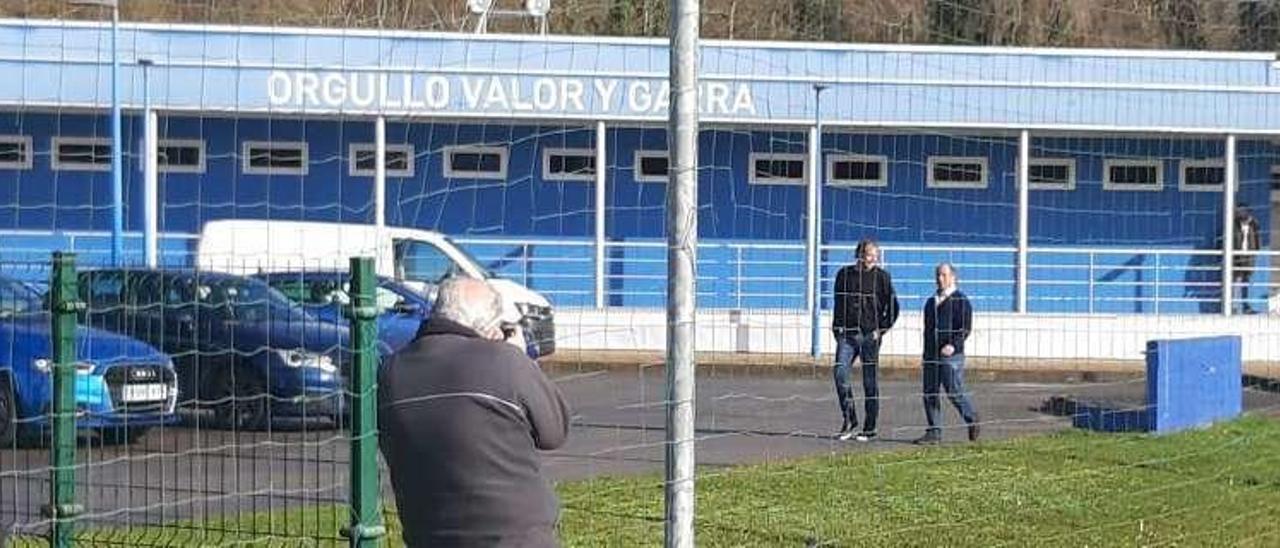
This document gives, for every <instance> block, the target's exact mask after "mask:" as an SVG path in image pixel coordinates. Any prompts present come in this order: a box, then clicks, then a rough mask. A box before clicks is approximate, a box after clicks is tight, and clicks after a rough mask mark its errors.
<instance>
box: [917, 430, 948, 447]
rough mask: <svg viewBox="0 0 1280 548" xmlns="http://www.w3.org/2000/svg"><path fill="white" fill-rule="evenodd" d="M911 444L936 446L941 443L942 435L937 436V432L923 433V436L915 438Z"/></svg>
mask: <svg viewBox="0 0 1280 548" xmlns="http://www.w3.org/2000/svg"><path fill="white" fill-rule="evenodd" d="M911 443H914V444H916V445H937V444H939V443H942V434H939V433H938V431H937V430H928V431H925V433H924V435H923V436H920V437H918V438H916V439H915V440H914V441H912V442H911Z"/></svg>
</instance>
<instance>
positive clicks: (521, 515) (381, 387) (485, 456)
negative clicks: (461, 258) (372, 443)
mask: <svg viewBox="0 0 1280 548" xmlns="http://www.w3.org/2000/svg"><path fill="white" fill-rule="evenodd" d="M501 315H502V301H501V298H500V297H499V295H498V294H497V293H496V292H495V291H494V290H493V288H491V287H490V286H489V285H488V283H486V282H485V281H483V280H477V279H472V278H454V279H449V280H446V281H445V282H443V283H442V284H441V285H440V289H439V294H438V296H437V298H436V303H435V307H434V308H433V310H432V315H431V319H430V320H428V321H427V322H426V323H424V324H423V326H422V328H421V329H420V330H419V333H418V338H417V339H415V340H414V341H413V342H412V343H410V344H409V345H408V346H406V347H405V348H404V349H402V350H401V351H400V352H397V353H396V354H395V355H394V356H392V358H391V359H390V360H389V361H388V363H387V364H386V365H385V366H384V367H383V368H382V370H381V371H380V372H379V376H378V377H379V378H378V403H379V411H378V427H379V430H381V433H380V437H379V442H380V444H381V447H382V454H383V455H384V456H385V457H386V460H387V466H388V468H389V469H390V471H391V485H392V487H393V488H394V490H395V495H396V505H397V507H398V509H399V512H400V522H401V524H402V525H403V531H404V532H403V535H404V542H405V544H407V545H409V546H473V545H474V546H479V545H483V546H534V547H546V546H556V545H557V544H558V542H557V540H556V536H555V523H556V520H557V516H558V503H557V501H556V497H555V493H554V492H553V491H552V489H551V486H550V484H549V483H548V482H547V480H546V478H544V477H543V475H542V470H541V464H540V462H539V457H538V454H537V450H539V449H542V450H548V449H555V448H558V447H560V446H562V445H563V444H564V443H565V441H566V439H567V437H568V434H569V406H568V404H567V403H566V402H565V400H564V397H563V396H561V394H560V391H559V390H558V389H557V388H556V386H555V385H554V384H552V383H551V381H550V380H548V379H547V377H546V375H544V374H543V373H542V370H541V369H540V368H539V367H538V364H537V362H534V361H533V360H531V359H529V358H528V357H527V356H525V355H524V353H523V352H522V351H521V350H520V349H518V348H516V347H515V346H513V345H511V344H507V343H506V342H503V338H504V335H503V332H502V327H501Z"/></svg>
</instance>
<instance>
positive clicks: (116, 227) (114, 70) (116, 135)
mask: <svg viewBox="0 0 1280 548" xmlns="http://www.w3.org/2000/svg"><path fill="white" fill-rule="evenodd" d="M68 2H69V3H70V4H71V5H73V6H96V7H102V8H111V264H112V265H114V266H122V264H123V262H124V173H123V171H124V170H123V167H124V166H123V160H122V156H123V151H122V150H121V148H122V147H121V145H122V142H121V141H122V139H121V137H120V57H119V55H118V53H119V42H120V2H119V0H68Z"/></svg>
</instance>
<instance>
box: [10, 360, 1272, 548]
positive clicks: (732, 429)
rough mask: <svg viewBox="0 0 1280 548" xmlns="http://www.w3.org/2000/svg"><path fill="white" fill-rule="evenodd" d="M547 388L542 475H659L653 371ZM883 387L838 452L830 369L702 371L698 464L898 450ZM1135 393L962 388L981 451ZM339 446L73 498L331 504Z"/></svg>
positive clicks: (232, 451)
mask: <svg viewBox="0 0 1280 548" xmlns="http://www.w3.org/2000/svg"><path fill="white" fill-rule="evenodd" d="M554 376H555V378H556V379H557V381H558V382H559V384H560V386H561V387H562V388H563V390H564V391H565V393H566V395H567V397H568V398H569V399H570V401H571V403H572V406H573V411H574V427H573V430H572V434H571V438H570V441H569V443H568V444H567V445H566V447H564V448H563V449H561V450H559V451H555V452H552V453H549V454H548V455H547V458H546V460H545V462H546V467H547V470H548V472H549V474H550V475H551V476H552V477H554V478H556V479H558V480H572V479H580V478H589V477H594V476H600V475H606V474H631V473H645V472H658V473H660V472H661V470H662V467H663V462H662V459H663V442H664V433H663V427H664V423H665V415H664V412H665V408H664V400H663V395H664V382H665V377H664V374H663V371H662V369H661V368H658V367H652V368H630V369H611V370H593V369H591V368H588V367H582V368H578V369H574V370H557V371H556V372H555V375H554ZM855 378H857V376H856V375H855ZM881 385H882V395H883V404H882V407H881V421H880V434H881V439H880V440H878V441H876V442H873V443H869V444H868V443H858V442H854V441H847V442H838V441H835V440H833V439H831V434H832V433H833V432H834V430H836V429H837V428H838V427H839V426H840V424H839V422H840V421H839V417H838V413H837V411H836V404H835V398H834V392H833V389H832V387H831V380H830V369H829V368H826V367H820V368H815V369H811V370H809V369H800V370H792V371H789V372H788V373H786V374H772V375H760V374H750V373H743V372H740V371H739V370H735V369H730V368H715V367H707V368H705V369H703V370H700V372H699V377H698V386H697V394H698V411H697V423H698V436H699V442H698V445H697V459H698V462H699V463H700V464H702V465H707V466H728V465H733V464H740V463H751V462H762V461H768V460H775V459H786V458H792V457H797V456H804V455H818V454H829V453H835V452H846V451H875V450H891V449H894V448H901V447H904V446H905V444H907V443H909V442H910V440H912V439H914V438H915V437H916V436H918V435H919V434H920V433H921V431H922V428H923V426H922V425H923V423H924V414H923V411H922V410H921V404H920V398H919V390H920V389H919V383H918V381H916V380H910V379H900V380H894V379H892V378H890V379H886V380H884V381H882V382H881ZM1144 386H1145V385H1144V381H1143V380H1142V379H1128V380H1125V379H1120V380H1114V381H1111V382H1105V383H1040V382H1037V383H1020V382H974V383H972V384H971V388H972V390H973V392H974V395H975V398H976V403H977V408H978V410H979V413H980V414H981V419H982V421H983V423H984V428H983V437H984V438H985V439H1002V438H1008V437H1011V436H1022V435H1028V434H1032V433H1037V432H1046V431H1051V430H1056V429H1062V428H1068V427H1069V426H1070V419H1069V417H1063V416H1055V415H1053V414H1050V413H1046V412H1043V411H1042V410H1041V407H1042V406H1043V405H1044V403H1045V402H1046V401H1047V400H1049V399H1050V398H1052V397H1054V396H1073V397H1078V398H1082V399H1090V400H1103V401H1109V402H1114V403H1119V404H1126V405H1141V403H1142V398H1143V394H1144ZM858 389H859V390H860V385H859V386H858ZM1245 402H1246V407H1247V408H1249V409H1277V408H1280V394H1276V393H1273V392H1266V391H1259V390H1253V389H1249V390H1247V391H1246V398H1245ZM859 403H861V398H859ZM945 412H946V417H947V420H948V421H949V423H950V424H952V425H955V426H956V428H955V429H954V430H949V431H948V432H947V433H946V438H947V439H948V440H950V441H954V442H956V443H963V441H961V440H963V439H964V431H963V428H960V427H959V425H958V423H959V419H958V417H957V416H956V414H955V412H954V410H952V409H950V408H949V407H945ZM860 414H861V413H860ZM347 436H348V434H347V432H346V431H344V430H340V429H333V428H329V427H325V426H323V425H318V424H317V425H309V424H305V423H304V424H292V425H289V424H277V425H274V426H273V427H272V429H271V430H270V431H267V432H227V431H220V430H214V429H208V428H204V427H199V428H196V427H193V426H191V425H184V426H177V427H169V428H164V429H160V430H154V431H152V432H150V433H148V434H147V435H146V436H145V437H144V438H143V439H142V440H140V441H139V442H138V443H136V444H134V445H131V446H114V447H102V446H98V445H92V444H91V445H86V446H82V447H81V448H80V450H79V453H78V454H79V458H80V462H81V463H82V465H81V469H80V472H79V474H78V478H77V479H78V485H77V493H78V495H79V500H81V501H82V502H83V503H84V504H85V506H86V510H87V512H88V515H87V516H86V518H87V519H89V520H94V521H111V522H112V523H115V524H129V523H135V524H144V523H148V524H150V523H165V522H172V521H174V520H178V519H190V518H200V517H205V516H216V515H226V514H237V513H249V512H254V511H258V510H265V509H269V508H279V507H283V506H309V505H314V504H317V503H325V502H338V501H342V500H344V499H345V492H346V489H347V480H346V477H347V440H348V437H347ZM47 464H48V454H47V452H46V451H44V450H38V449H24V450H14V449H12V448H7V449H4V450H0V523H2V524H3V525H4V528H5V529H6V530H7V529H10V528H12V527H14V526H17V527H19V528H28V527H30V526H32V525H35V526H38V525H39V522H40V520H41V519H42V518H41V517H40V513H39V507H40V505H41V504H43V503H44V501H45V499H46V497H47V493H48V476H49V474H48V469H47ZM388 493H389V491H388Z"/></svg>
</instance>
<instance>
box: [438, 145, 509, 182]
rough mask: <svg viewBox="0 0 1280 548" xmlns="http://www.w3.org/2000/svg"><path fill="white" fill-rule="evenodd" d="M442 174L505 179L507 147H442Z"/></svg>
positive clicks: (459, 176)
mask: <svg viewBox="0 0 1280 548" xmlns="http://www.w3.org/2000/svg"><path fill="white" fill-rule="evenodd" d="M444 176H445V177H448V178H457V179H498V180H503V181H505V180H506V179H507V147H487V146H456V147H448V148H445V149H444Z"/></svg>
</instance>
